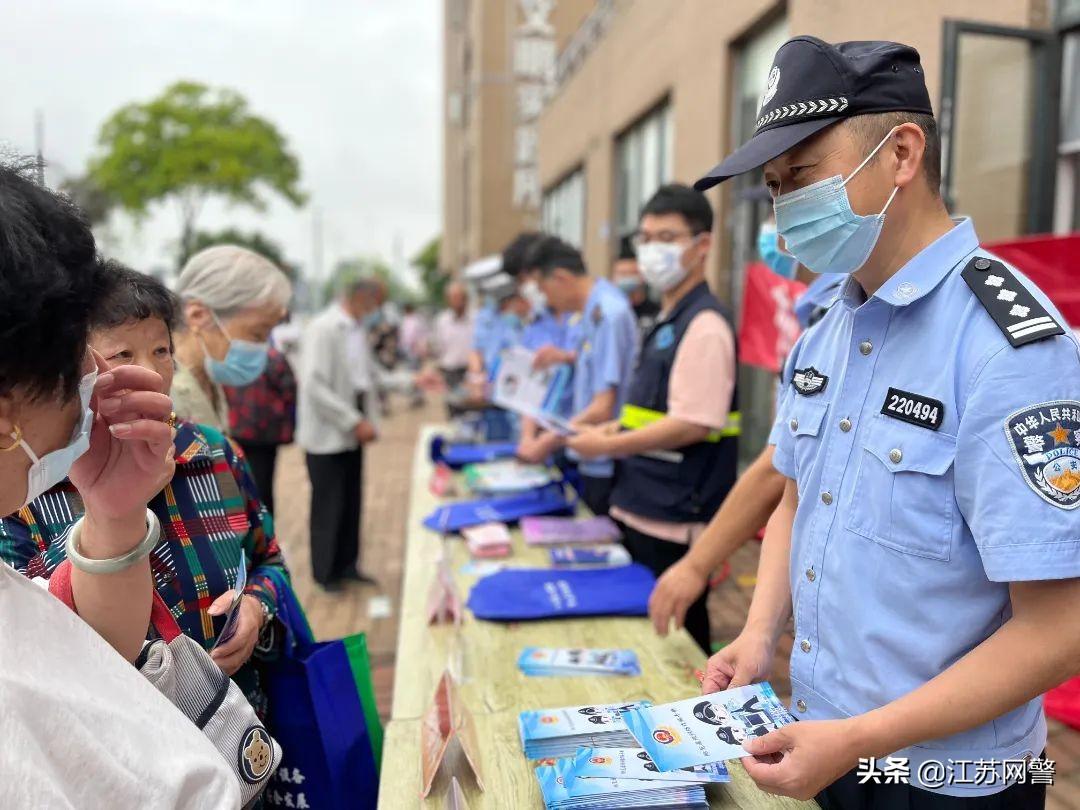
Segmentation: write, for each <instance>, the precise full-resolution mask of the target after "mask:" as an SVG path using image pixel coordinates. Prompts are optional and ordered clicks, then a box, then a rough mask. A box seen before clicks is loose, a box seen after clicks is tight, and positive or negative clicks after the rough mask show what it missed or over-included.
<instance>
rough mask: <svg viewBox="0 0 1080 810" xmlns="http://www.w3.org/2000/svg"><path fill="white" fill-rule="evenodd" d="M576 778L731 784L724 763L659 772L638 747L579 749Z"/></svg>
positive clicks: (575, 765)
mask: <svg viewBox="0 0 1080 810" xmlns="http://www.w3.org/2000/svg"><path fill="white" fill-rule="evenodd" d="M574 776H575V777H577V778H578V779H655V780H660V781H667V782H700V783H702V784H708V783H710V782H730V781H731V774H730V773H728V769H727V765H725V764H724V763H723V762H711V763H709V764H708V765H695V766H694V767H692V768H680V769H679V770H677V771H662V770H660V769H659V768H658V767H656V763H654V762H653V761H652V758H651V757H650V756H649V754H648V752H647V751H645V750H644V749H641V748H579V749H578V752H577V754H576V755H575V756H574Z"/></svg>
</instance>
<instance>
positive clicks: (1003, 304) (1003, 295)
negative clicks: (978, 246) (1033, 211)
mask: <svg viewBox="0 0 1080 810" xmlns="http://www.w3.org/2000/svg"><path fill="white" fill-rule="evenodd" d="M961 276H962V277H963V279H964V281H966V282H967V285H968V287H970V288H971V291H972V292H973V293H975V297H976V298H978V299H979V303H980V304H982V305H983V306H984V307H985V308H986V312H987V313H988V314H989V315H990V317H991V318H992V319H993V321H994V323H996V324H997V326H998V329H1000V330H1001V333H1002V334H1003V335H1005V337H1006V338H1007V339H1008V341H1009V343H1010V344H1011V345H1012V347H1013V348H1014V349H1015V348H1018V347H1020V346H1023V345H1024V344H1026V343H1033V342H1035V341H1036V340H1042V339H1043V338H1048V337H1053V336H1054V335H1064V334H1065V330H1064V329H1062V328H1061V324H1059V323H1058V322H1057V321H1056V320H1054V317H1053V316H1052V315H1050V313H1048V312H1047V311H1046V308H1045V307H1044V306H1043V305H1042V304H1041V303H1039V301H1038V300H1037V299H1036V298H1035V296H1034V295H1032V294H1031V292H1030V291H1029V290H1028V289H1027V288H1026V287H1025V286H1024V285H1023V284H1022V283H1020V280H1019V279H1017V278H1016V276H1015V275H1013V272H1012V271H1011V270H1010V269H1009V268H1008V267H1006V266H1005V265H1004V264H1002V263H1001V262H999V261H996V260H994V259H990V258H987V257H986V256H976V257H975V258H974V259H972V260H971V261H970V262H968V263H967V266H966V267H965V268H964V271H963V273H961Z"/></svg>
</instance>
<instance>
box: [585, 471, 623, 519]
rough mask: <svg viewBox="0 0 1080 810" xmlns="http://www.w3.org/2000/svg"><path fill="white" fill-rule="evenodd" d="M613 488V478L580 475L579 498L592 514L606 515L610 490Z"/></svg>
mask: <svg viewBox="0 0 1080 810" xmlns="http://www.w3.org/2000/svg"><path fill="white" fill-rule="evenodd" d="M614 488H615V479H614V478H612V477H610V476H609V477H607V478H594V477H593V476H591V475H583V476H581V500H583V501H585V505H586V506H587V507H589V509H590V510H591V511H592V513H593V514H594V515H606V514H607V513H608V511H610V509H611V490H613V489H614Z"/></svg>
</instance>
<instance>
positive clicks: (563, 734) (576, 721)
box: [518, 700, 652, 759]
mask: <svg viewBox="0 0 1080 810" xmlns="http://www.w3.org/2000/svg"><path fill="white" fill-rule="evenodd" d="M651 705H652V703H650V702H649V701H647V700H643V701H639V702H637V703H613V704H608V705H598V706H567V707H565V708H561V709H532V710H530V711H525V712H521V714H519V715H518V732H519V733H520V735H521V747H522V748H523V749H524V750H525V756H526V757H528V758H529V759H547V758H550V757H572V756H574V755H575V754H576V753H577V750H578V748H581V747H583V746H585V747H589V748H620V747H626V748H632V747H634V746H635V745H636V743H635V742H634V738H633V737H632V736H631V734H630V732H629V731H628V730H627V728H626V724H625V723H624V722H623V721H622V719H621V717H620V713H621V712H624V711H626V710H627V709H636V708H643V707H646V706H651Z"/></svg>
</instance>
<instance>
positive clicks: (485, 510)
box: [424, 481, 577, 534]
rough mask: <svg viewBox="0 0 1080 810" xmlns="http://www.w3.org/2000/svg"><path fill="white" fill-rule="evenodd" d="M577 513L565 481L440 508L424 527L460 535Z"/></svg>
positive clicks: (426, 519)
mask: <svg viewBox="0 0 1080 810" xmlns="http://www.w3.org/2000/svg"><path fill="white" fill-rule="evenodd" d="M576 511H577V498H575V497H567V494H566V488H565V487H564V486H563V484H562V482H561V481H557V482H555V483H551V484H547V485H545V486H542V487H537V488H535V489H530V490H526V491H525V492H519V493H516V494H514V495H498V496H496V497H493V498H474V499H473V500H469V501H459V502H457V503H449V504H446V505H445V506H440V507H439V508H437V509H436V510H435V511H433V512H432V513H431V514H430V515H428V516H427V517H426V518H424V528H426V529H430V530H431V531H433V532H441V533H443V534H446V533H448V532H458V531H461V530H462V529H467V528H469V527H470V526H479V525H480V524H481V523H491V522H493V521H498V522H500V523H517V522H518V521H519V520H521V518H523V517H530V516H536V515H556V516H568V515H573V514H574V512H576Z"/></svg>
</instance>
